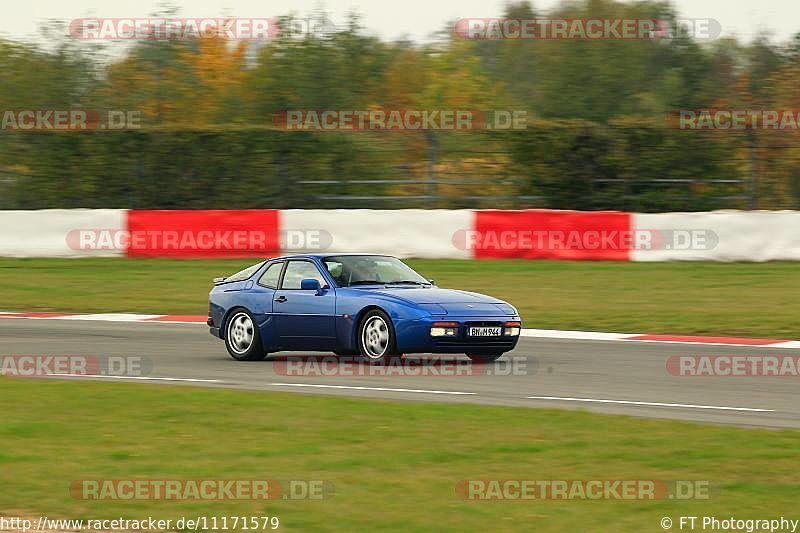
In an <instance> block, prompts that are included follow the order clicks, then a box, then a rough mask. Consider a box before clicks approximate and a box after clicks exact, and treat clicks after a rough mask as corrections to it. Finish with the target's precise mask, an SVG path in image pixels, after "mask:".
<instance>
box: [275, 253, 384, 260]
mask: <svg viewBox="0 0 800 533" xmlns="http://www.w3.org/2000/svg"><path fill="white" fill-rule="evenodd" d="M340 255H377V256H382V257H392V256H390V255H386V254H365V253H356V252H346V253H339V252H331V253H327V254H291V255H281V256H278V257H270V258H268V259H267V261H274V260H275V259H323V258H325V257H334V256H340Z"/></svg>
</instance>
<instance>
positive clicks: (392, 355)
mask: <svg viewBox="0 0 800 533" xmlns="http://www.w3.org/2000/svg"><path fill="white" fill-rule="evenodd" d="M358 351H359V354H360V355H361V360H362V361H364V362H366V363H369V364H372V365H385V364H387V363H390V362H391V361H393V360H396V359H398V358H399V357H400V355H399V354H398V353H397V343H396V339H395V334H394V328H393V327H392V320H391V319H390V318H389V316H388V315H387V314H386V313H384V312H383V311H379V310H377V309H375V310H373V311H370V312H368V313H367V314H366V315H364V318H363V319H362V320H361V324H360V325H359V327H358Z"/></svg>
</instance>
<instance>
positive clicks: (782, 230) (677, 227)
mask: <svg viewBox="0 0 800 533" xmlns="http://www.w3.org/2000/svg"><path fill="white" fill-rule="evenodd" d="M631 225H632V229H633V230H635V231H652V232H653V233H654V235H657V234H658V233H657V232H662V233H663V234H664V235H667V239H666V240H667V241H668V242H669V243H670V244H669V248H664V247H661V248H657V249H653V250H631V260H632V261H726V262H730V261H779V260H782V261H800V212H798V211H713V212H708V213H657V214H642V213H634V214H633V215H632V221H631ZM676 232H677V233H679V234H680V236H682V237H683V238H677V239H672V240H671V239H669V236H675V233H676Z"/></svg>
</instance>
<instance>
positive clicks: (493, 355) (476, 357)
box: [467, 352, 503, 365]
mask: <svg viewBox="0 0 800 533" xmlns="http://www.w3.org/2000/svg"><path fill="white" fill-rule="evenodd" d="M502 355H503V352H486V353H468V354H467V357H469V358H470V359H472V361H473V362H475V363H478V364H481V365H485V364H488V363H494V362H495V361H497V360H498V359H500V357H502Z"/></svg>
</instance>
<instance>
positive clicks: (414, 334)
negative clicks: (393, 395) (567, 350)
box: [208, 254, 522, 364]
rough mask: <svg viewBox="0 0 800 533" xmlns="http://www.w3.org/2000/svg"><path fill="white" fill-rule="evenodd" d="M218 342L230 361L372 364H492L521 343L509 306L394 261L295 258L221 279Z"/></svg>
mask: <svg viewBox="0 0 800 533" xmlns="http://www.w3.org/2000/svg"><path fill="white" fill-rule="evenodd" d="M208 325H209V327H210V328H211V334H212V335H215V336H217V337H219V338H221V339H223V340H224V341H225V346H226V347H227V348H228V353H230V355H231V357H233V358H234V359H237V360H240V361H244V360H247V361H255V360H261V359H264V357H266V355H267V354H268V353H270V352H277V351H284V350H290V351H292V350H295V351H296V350H313V351H332V352H334V353H336V354H337V355H353V356H357V357H359V358H360V359H361V360H362V361H364V362H367V363H370V364H386V363H388V362H390V361H391V360H392V359H394V358H398V357H400V356H402V354H405V353H464V354H466V355H468V356H469V357H470V358H471V359H472V360H473V361H477V362H480V363H488V362H492V361H494V360H496V359H497V358H498V357H500V356H501V355H502V354H503V353H505V352H508V351H510V350H513V349H514V347H515V346H516V345H517V341H518V340H519V334H520V328H521V327H522V323H521V321H520V317H519V313H518V312H517V310H516V309H515V308H514V307H513V306H511V305H509V304H508V303H506V302H504V301H502V300H498V299H497V298H492V297H490V296H484V295H482V294H476V293H474V292H466V291H459V290H453V289H440V288H439V287H437V286H436V285H434V283H433V281H432V280H427V279H425V278H423V277H422V276H420V275H419V274H417V273H416V272H415V271H414V270H412V269H411V268H410V267H409V266H407V265H406V264H405V263H403V262H402V261H400V260H399V259H397V258H395V257H390V256H385V255H363V254H337V255H319V254H315V255H292V256H286V257H278V258H275V259H269V260H267V261H263V262H261V263H258V264H256V265H253V266H251V267H249V268H246V269H244V270H242V271H241V272H239V273H237V274H234V275H232V276H230V277H227V278H217V279H215V280H214V288H213V289H212V290H211V293H210V294H209V305H208Z"/></svg>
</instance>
